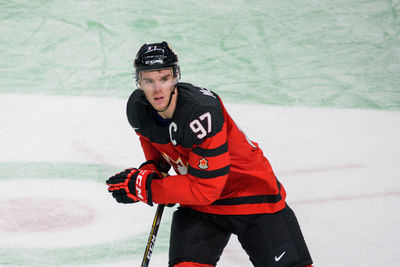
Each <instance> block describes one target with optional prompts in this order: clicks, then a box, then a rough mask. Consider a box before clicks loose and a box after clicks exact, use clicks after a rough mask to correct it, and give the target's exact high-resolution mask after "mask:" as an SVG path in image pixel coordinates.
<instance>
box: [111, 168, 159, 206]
mask: <svg viewBox="0 0 400 267" xmlns="http://www.w3.org/2000/svg"><path fill="white" fill-rule="evenodd" d="M161 177H162V176H161V174H160V173H159V172H158V171H157V170H156V171H154V170H141V169H136V168H130V169H126V170H124V171H123V172H120V173H117V174H116V175H114V176H111V177H110V178H109V179H108V180H107V181H106V183H107V185H108V192H110V193H112V196H113V197H114V198H115V199H116V200H117V202H119V203H125V204H126V203H135V202H138V201H139V200H140V201H143V202H144V203H147V204H149V205H150V206H153V201H152V196H151V181H152V180H153V179H159V178H161Z"/></svg>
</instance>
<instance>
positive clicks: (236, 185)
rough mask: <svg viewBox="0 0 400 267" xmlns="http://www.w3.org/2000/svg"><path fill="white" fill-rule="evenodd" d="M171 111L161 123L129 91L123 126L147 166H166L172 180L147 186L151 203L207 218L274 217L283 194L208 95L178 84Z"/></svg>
mask: <svg viewBox="0 0 400 267" xmlns="http://www.w3.org/2000/svg"><path fill="white" fill-rule="evenodd" d="M177 90H178V99H177V105H176V109H175V112H174V115H173V117H172V118H171V120H168V121H165V120H162V119H161V117H159V116H158V114H157V113H156V111H155V110H154V109H153V108H152V107H151V106H150V104H149V103H148V102H147V100H146V99H145V96H144V93H143V91H142V90H140V89H138V90H135V91H134V92H133V93H132V95H131V96H130V98H129V100H128V104H127V116H128V120H129V123H130V124H131V126H132V127H133V128H134V129H135V131H136V133H137V134H138V135H139V138H140V142H141V145H142V148H143V151H144V154H145V157H146V159H147V160H154V161H156V162H158V163H161V162H168V163H169V164H170V165H171V166H172V167H173V168H174V170H175V172H176V173H177V175H171V176H168V177H165V178H162V179H155V180H153V181H152V184H151V190H152V196H153V201H154V202H155V203H159V204H161V203H164V204H168V203H179V204H180V205H181V206H185V207H190V208H192V209H194V210H197V211H201V212H207V213H213V214H226V215H228V214H230V215H235V214H236V215H237V214H255V213H274V212H277V211H279V210H281V209H283V208H284V207H285V197H286V193H285V190H284V188H283V186H282V185H281V184H280V183H279V181H278V180H277V178H276V177H275V175H274V172H273V170H272V168H271V165H270V163H269V162H268V160H267V159H266V158H265V157H264V155H263V153H262V150H261V149H260V148H259V147H258V145H257V143H254V142H252V141H250V140H249V139H247V137H246V136H245V134H244V133H243V132H242V131H241V130H240V129H239V128H238V127H237V125H236V124H235V122H234V121H233V120H232V118H231V117H230V116H229V114H228V112H227V111H226V109H225V107H224V106H223V104H222V101H221V100H220V98H219V97H218V96H217V95H216V94H215V93H214V92H212V91H210V90H208V89H205V88H200V87H195V86H193V85H191V84H188V83H178V85H177Z"/></svg>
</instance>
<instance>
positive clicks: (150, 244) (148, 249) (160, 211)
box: [141, 204, 165, 267]
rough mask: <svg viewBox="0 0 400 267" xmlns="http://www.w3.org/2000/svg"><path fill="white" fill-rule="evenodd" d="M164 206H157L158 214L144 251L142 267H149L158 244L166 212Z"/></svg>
mask: <svg viewBox="0 0 400 267" xmlns="http://www.w3.org/2000/svg"><path fill="white" fill-rule="evenodd" d="M164 207H165V205H164V204H159V205H158V206H157V210H156V214H155V215H154V220H153V225H152V226H151V231H150V236H149V240H148V241H147V246H146V249H145V251H144V255H143V260H142V265H141V267H147V266H149V262H150V258H151V254H152V253H153V248H154V244H155V242H156V238H157V233H158V228H159V227H160V223H161V217H162V214H163V211H164Z"/></svg>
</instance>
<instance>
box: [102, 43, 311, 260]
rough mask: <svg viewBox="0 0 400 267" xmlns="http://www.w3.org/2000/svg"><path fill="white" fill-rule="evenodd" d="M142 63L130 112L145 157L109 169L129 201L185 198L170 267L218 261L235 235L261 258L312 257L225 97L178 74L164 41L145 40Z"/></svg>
mask: <svg viewBox="0 0 400 267" xmlns="http://www.w3.org/2000/svg"><path fill="white" fill-rule="evenodd" d="M134 67H135V74H136V82H137V85H138V87H139V88H138V89H137V90H135V91H134V92H133V93H132V94H131V96H130V98H129V100H128V103H127V117H128V120H129V123H130V125H131V126H132V128H133V129H134V130H135V132H136V134H137V135H138V136H139V140H140V142H141V146H142V149H143V152H144V155H145V158H146V160H147V161H146V162H145V163H143V164H142V165H141V166H140V167H139V168H130V169H127V170H125V171H123V172H121V173H118V174H116V175H114V176H112V177H110V178H109V179H108V180H107V184H108V187H109V188H108V190H109V192H111V193H112V195H113V197H114V198H115V199H116V200H117V201H118V202H121V203H135V202H137V201H143V202H145V203H147V204H149V205H153V203H158V204H169V203H179V207H178V209H177V210H176V211H175V212H174V215H173V219H172V225H171V236H170V248H169V266H175V267H182V266H199V267H200V266H201V267H206V266H208V267H209V266H215V265H216V263H217V262H218V260H219V258H220V256H221V254H222V251H223V249H224V247H225V246H226V244H227V243H228V240H229V238H230V236H231V234H234V235H237V237H238V240H239V242H240V244H241V245H242V247H243V249H244V250H245V251H246V253H247V254H248V255H249V258H250V261H251V262H252V263H253V265H254V266H311V264H312V260H311V257H310V254H309V252H308V249H307V246H306V243H305V241H304V238H303V235H302V232H301V230H300V227H299V224H298V222H297V219H296V216H295V214H294V213H293V211H292V210H291V208H290V207H289V206H288V205H287V204H286V202H285V196H286V192H285V189H284V187H283V186H282V184H281V183H280V182H279V181H278V179H277V178H276V177H275V174H274V172H273V170H272V168H271V165H270V163H269V162H268V160H267V159H266V158H265V156H264V155H263V152H262V150H261V149H260V148H259V146H258V145H257V143H255V142H253V141H251V140H249V139H248V138H247V137H246V135H245V134H244V133H243V132H242V131H241V130H240V129H239V128H238V127H237V125H236V124H235V122H234V121H233V120H232V118H231V117H230V116H229V114H228V112H227V111H226V109H225V107H224V105H223V103H222V101H221V99H220V97H219V96H218V95H217V94H216V93H214V92H212V91H210V90H208V89H205V88H201V87H196V86H194V85H192V84H189V83H181V82H179V79H180V76H181V72H180V68H179V65H178V58H177V55H176V54H175V53H174V52H173V51H172V49H171V48H170V47H169V46H168V44H167V43H166V42H161V43H153V44H144V45H143V46H142V47H141V48H140V50H139V51H138V53H137V56H136V59H135V61H134ZM170 166H172V167H173V169H174V170H175V173H176V175H170V176H166V173H167V172H168V170H169V168H170Z"/></svg>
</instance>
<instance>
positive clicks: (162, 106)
mask: <svg viewBox="0 0 400 267" xmlns="http://www.w3.org/2000/svg"><path fill="white" fill-rule="evenodd" d="M152 106H153V108H154V109H155V110H164V109H165V108H166V107H167V103H152Z"/></svg>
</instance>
